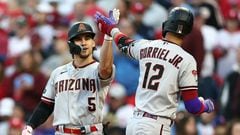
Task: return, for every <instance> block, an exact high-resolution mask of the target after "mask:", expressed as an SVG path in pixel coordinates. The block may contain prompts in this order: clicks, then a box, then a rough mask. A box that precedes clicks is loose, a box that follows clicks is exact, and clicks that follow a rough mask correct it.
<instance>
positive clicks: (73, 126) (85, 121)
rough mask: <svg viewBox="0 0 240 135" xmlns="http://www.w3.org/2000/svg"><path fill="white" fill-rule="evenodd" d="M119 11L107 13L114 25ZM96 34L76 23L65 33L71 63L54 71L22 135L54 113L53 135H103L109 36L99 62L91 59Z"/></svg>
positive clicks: (109, 72)
mask: <svg viewBox="0 0 240 135" xmlns="http://www.w3.org/2000/svg"><path fill="white" fill-rule="evenodd" d="M117 16H119V11H118V10H113V11H110V12H109V17H110V18H111V22H112V23H117V20H116V17H117ZM94 36H95V33H94V32H93V29H92V27H91V26H90V25H89V24H87V23H84V22H77V23H75V24H74V25H73V26H72V27H71V28H70V30H69V32H68V45H69V48H70V53H71V54H72V57H73V61H72V62H70V63H68V64H66V65H63V66H60V67H58V68H57V69H55V70H54V71H53V72H52V73H51V76H50V78H49V81H48V83H47V85H46V87H45V89H44V91H43V94H42V97H41V102H40V103H39V105H38V106H37V107H36V109H35V111H34V112H33V114H32V116H31V118H30V120H29V121H28V123H27V126H26V127H25V128H24V130H23V131H22V135H32V133H33V129H35V128H37V127H38V126H39V125H41V124H42V123H43V122H44V121H46V119H47V118H48V117H49V115H50V114H51V113H52V112H53V114H54V120H53V126H54V127H56V132H55V134H56V135H63V134H64V135H70V134H71V135H73V134H74V135H85V134H86V135H102V134H103V124H102V119H103V118H102V109H103V105H104V101H105V97H106V95H107V92H108V90H109V85H110V83H111V81H112V80H113V78H114V73H115V68H114V66H113V56H112V54H113V52H112V37H110V36H107V35H106V36H105V37H104V42H103V45H102V47H101V52H100V59H99V62H97V61H96V60H95V59H93V50H94V48H95V41H94Z"/></svg>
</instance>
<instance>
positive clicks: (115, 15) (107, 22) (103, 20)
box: [95, 9, 120, 36]
mask: <svg viewBox="0 0 240 135" xmlns="http://www.w3.org/2000/svg"><path fill="white" fill-rule="evenodd" d="M119 15H120V12H119V10H118V9H113V10H110V11H109V17H106V16H104V15H102V14H101V13H99V12H97V13H96V14H95V19H96V22H97V26H98V28H99V30H100V31H101V32H102V33H104V34H107V35H109V36H111V30H112V29H113V28H115V27H116V25H117V23H118V20H119Z"/></svg>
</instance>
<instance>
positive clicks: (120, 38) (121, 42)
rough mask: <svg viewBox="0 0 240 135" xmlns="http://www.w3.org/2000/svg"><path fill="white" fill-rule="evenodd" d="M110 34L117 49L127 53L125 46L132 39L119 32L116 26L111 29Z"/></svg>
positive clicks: (126, 46)
mask: <svg viewBox="0 0 240 135" xmlns="http://www.w3.org/2000/svg"><path fill="white" fill-rule="evenodd" d="M111 35H112V37H113V40H114V42H115V43H116V45H117V47H118V48H119V50H120V51H121V52H123V53H126V54H127V53H128V52H127V48H128V46H129V45H130V44H131V43H132V42H134V40H133V39H131V38H129V37H128V36H126V35H125V34H123V33H122V32H120V31H119V29H118V28H114V29H112V31H111Z"/></svg>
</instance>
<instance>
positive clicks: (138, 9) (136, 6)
mask: <svg viewBox="0 0 240 135" xmlns="http://www.w3.org/2000/svg"><path fill="white" fill-rule="evenodd" d="M131 11H132V13H138V14H141V13H143V12H144V11H145V9H144V6H143V4H142V3H140V2H135V3H133V4H132V5H131Z"/></svg>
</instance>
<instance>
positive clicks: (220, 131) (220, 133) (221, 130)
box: [214, 125, 227, 135]
mask: <svg viewBox="0 0 240 135" xmlns="http://www.w3.org/2000/svg"><path fill="white" fill-rule="evenodd" d="M226 130H227V129H226V125H217V126H216V127H215V130H214V135H226Z"/></svg>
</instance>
